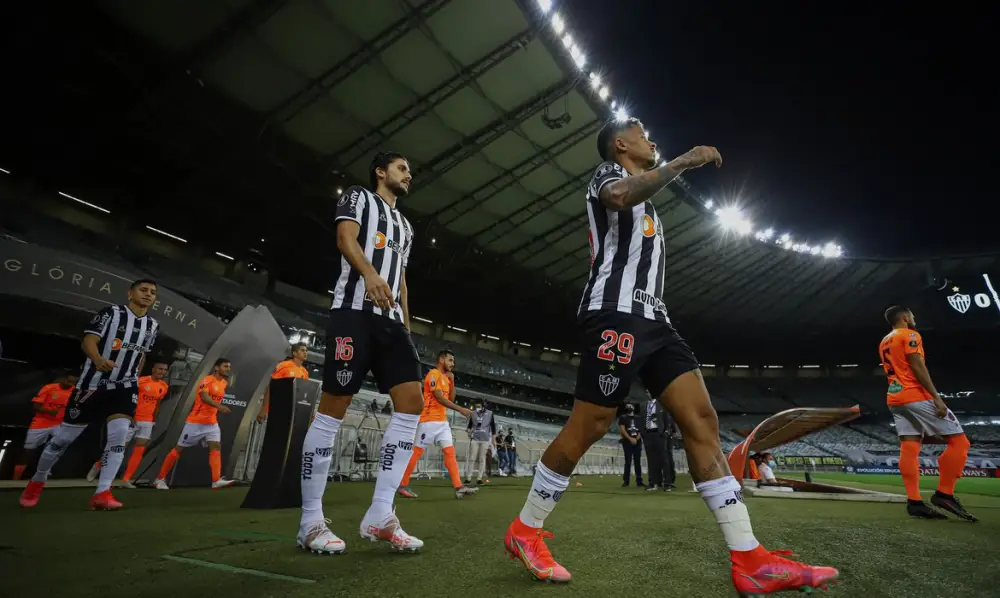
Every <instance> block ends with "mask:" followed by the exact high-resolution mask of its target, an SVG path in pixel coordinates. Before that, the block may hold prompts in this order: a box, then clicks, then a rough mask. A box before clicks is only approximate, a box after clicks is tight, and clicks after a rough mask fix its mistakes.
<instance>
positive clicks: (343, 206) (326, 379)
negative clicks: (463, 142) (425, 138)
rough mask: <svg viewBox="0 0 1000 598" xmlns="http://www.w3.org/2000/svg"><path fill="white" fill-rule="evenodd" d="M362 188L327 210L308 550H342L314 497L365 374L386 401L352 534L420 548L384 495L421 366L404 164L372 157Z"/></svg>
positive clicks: (414, 418) (406, 453)
mask: <svg viewBox="0 0 1000 598" xmlns="http://www.w3.org/2000/svg"><path fill="white" fill-rule="evenodd" d="M368 178H369V183H370V190H369V189H364V188H362V187H358V186H355V187H351V188H349V189H347V191H345V192H344V193H343V195H341V197H340V200H339V201H338V203H337V210H336V223H337V224H336V226H337V238H336V251H337V254H338V256H339V258H340V259H339V260H338V261H337V262H336V263H337V267H336V268H335V269H334V272H333V277H334V279H335V280H336V283H335V284H334V286H333V303H332V305H331V306H330V321H329V324H328V328H327V349H326V363H325V365H324V374H323V396H322V398H321V399H320V403H319V409H318V411H317V413H316V418H315V419H314V420H313V422H312V424H311V425H310V426H309V431H308V432H307V433H306V439H305V442H304V443H303V446H302V519H301V521H300V523H299V533H298V536H297V542H298V545H299V546H300V547H302V548H303V549H305V550H309V551H311V552H314V553H317V554H335V553H341V552H344V550H345V549H346V544H345V543H344V541H343V540H341V539H340V538H338V537H337V536H336V535H335V534H334V533H333V532H331V531H330V529H329V528H328V527H327V521H328V520H326V519H325V518H324V517H323V491H324V490H325V489H326V477H327V474H328V473H329V471H330V461H331V460H332V458H333V451H332V447H333V443H334V439H335V438H336V435H337V431H338V430H339V429H340V425H341V424H342V423H343V420H344V415H345V414H346V413H347V407H348V406H349V405H350V404H351V399H353V398H354V395H355V394H357V392H358V390H360V389H361V383H362V382H363V381H364V378H365V376H366V375H367V374H368V372H369V371H371V372H372V373H373V374H374V375H375V381H376V382H377V383H378V386H379V390H380V391H381V392H382V393H388V394H389V397H390V398H391V399H392V403H393V407H394V409H393V413H392V417H391V418H390V419H389V423H388V425H387V426H386V429H385V434H384V435H383V437H382V448H381V450H380V451H379V455H380V460H379V464H378V468H379V472H378V478H377V479H376V482H375V494H374V496H373V497H372V504H371V507H370V508H369V509H368V512H367V513H365V515H364V517H363V518H362V520H361V527H360V532H361V537H362V538H363V539H366V540H371V541H373V542H374V541H378V540H383V541H386V542H388V543H389V544H390V545H391V546H392V548H393V549H394V550H398V551H416V550H418V549H420V548H421V547H422V546H423V545H424V543H423V542H422V541H421V540H420V539H418V538H415V537H414V536H411V535H409V534H408V533H406V532H405V531H403V528H402V526H401V525H400V523H399V519H398V518H397V517H396V515H395V513H394V510H393V499H394V497H395V494H396V489H397V488H399V483H400V480H401V479H402V478H403V471H404V470H405V469H406V466H407V464H408V463H409V461H410V455H412V454H413V438H414V434H416V431H417V422H418V421H419V419H420V412H421V410H422V409H423V407H424V401H423V397H421V394H420V380H421V378H422V376H421V367H420V358H419V357H418V355H417V349H416V347H415V346H414V345H413V340H412V339H411V338H410V331H409V326H410V312H409V307H408V305H407V297H406V295H407V290H406V264H407V261H408V260H409V257H410V250H411V249H412V247H413V227H411V226H410V223H409V222H408V221H407V220H406V218H404V217H403V215H402V214H401V213H400V212H399V209H398V205H397V204H398V202H399V200H400V199H402V198H403V197H405V196H406V194H407V193H408V192H409V190H410V181H411V179H412V176H411V175H410V165H409V163H408V162H407V161H406V158H405V157H403V156H402V155H400V154H397V153H392V152H387V153H380V154H377V155H376V156H375V158H374V159H373V160H372V162H371V164H370V165H369V168H368Z"/></svg>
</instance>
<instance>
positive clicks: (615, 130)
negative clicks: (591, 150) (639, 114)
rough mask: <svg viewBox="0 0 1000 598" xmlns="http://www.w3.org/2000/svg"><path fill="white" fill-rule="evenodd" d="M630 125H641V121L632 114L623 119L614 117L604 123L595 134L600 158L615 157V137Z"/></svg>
mask: <svg viewBox="0 0 1000 598" xmlns="http://www.w3.org/2000/svg"><path fill="white" fill-rule="evenodd" d="M632 127H642V121H641V120H639V119H638V118H636V117H634V116H633V117H631V118H626V119H624V120H619V119H617V118H615V119H612V120H609V121H608V122H606V123H604V126H603V127H602V128H601V132H600V133H598V134H597V153H598V154H600V155H601V159H602V160H605V161H607V160H614V159H615V137H618V135H620V134H621V133H622V132H624V131H627V130H629V129H631V128H632Z"/></svg>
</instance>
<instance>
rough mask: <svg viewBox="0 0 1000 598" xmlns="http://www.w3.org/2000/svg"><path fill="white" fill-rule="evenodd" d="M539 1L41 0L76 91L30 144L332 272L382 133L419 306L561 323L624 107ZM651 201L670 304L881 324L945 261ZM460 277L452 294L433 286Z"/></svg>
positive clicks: (223, 247)
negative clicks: (398, 161)
mask: <svg viewBox="0 0 1000 598" xmlns="http://www.w3.org/2000/svg"><path fill="white" fill-rule="evenodd" d="M539 4H545V3H536V2H534V1H533V0H366V1H365V2H341V1H336V0H314V1H287V0H286V1H283V0H225V1H217V2H211V3H207V2H193V1H189V2H172V1H157V2H129V1H127V0H106V1H104V2H102V3H101V6H102V8H103V10H104V14H103V15H102V14H96V15H95V14H91V11H90V10H88V9H87V8H84V7H82V6H77V7H75V8H74V9H73V10H75V11H77V13H76V15H77V17H78V19H74V18H73V17H72V16H69V15H67V18H66V19H65V23H59V24H54V23H49V22H48V21H45V20H44V19H45V18H44V17H39V19H38V22H37V23H35V24H34V27H27V28H26V29H25V32H23V33H21V32H19V35H22V36H28V35H38V34H39V29H40V28H41V27H43V26H44V27H47V28H49V30H46V35H51V36H60V37H61V38H62V39H63V40H64V42H63V44H61V46H60V47H58V48H54V49H52V51H53V53H54V54H55V55H56V57H54V58H53V60H52V64H51V65H50V66H51V67H52V68H53V73H52V74H51V77H50V82H49V83H47V84H46V85H48V86H49V87H43V88H44V89H45V90H47V91H46V93H47V94H48V97H45V98H42V91H37V94H38V95H37V96H35V97H36V98H38V99H37V101H39V102H41V101H47V102H50V103H51V102H52V96H55V97H56V98H61V99H58V100H57V101H56V104H57V105H58V106H59V112H60V114H56V115H53V117H52V119H51V122H48V123H47V124H46V125H45V126H46V127H48V129H46V131H48V132H50V133H52V134H55V135H59V137H60V140H61V145H62V148H63V149H62V152H61V153H60V152H58V151H57V152H52V149H51V138H49V139H50V141H49V143H46V142H45V141H44V140H45V139H46V136H45V135H37V136H33V137H32V138H30V139H26V140H25V141H24V149H25V151H29V150H30V148H29V146H31V145H32V144H34V147H35V149H36V150H37V153H38V155H39V156H42V155H44V156H47V157H48V159H49V160H50V163H51V165H52V169H53V175H52V176H53V179H54V180H61V181H64V183H62V184H67V185H70V186H71V187H72V186H74V185H75V187H74V191H75V190H76V189H86V190H87V192H88V193H90V195H88V196H87V197H86V199H90V200H92V201H94V202H95V203H100V204H101V205H103V206H106V207H109V208H111V209H112V211H113V212H115V213H117V214H127V218H128V219H129V220H130V221H132V222H145V221H148V219H149V218H155V222H156V223H157V224H156V226H157V227H158V228H160V229H162V230H164V231H169V232H171V233H173V234H175V235H178V236H181V237H184V238H187V239H197V240H198V243H199V244H200V246H201V248H202V251H203V252H204V253H205V254H206V255H211V254H212V252H220V253H221V254H226V255H231V256H232V255H235V256H237V258H239V257H240V256H243V255H246V252H247V251H248V250H249V249H250V248H253V249H254V251H255V253H254V255H255V256H257V257H255V258H254V259H260V260H261V261H263V262H264V263H265V265H266V267H267V268H268V269H269V270H270V271H272V272H274V273H276V274H277V276H278V277H279V278H281V279H284V280H286V281H288V282H292V283H293V284H299V285H301V286H311V287H312V289H313V290H316V291H319V292H322V290H323V287H324V286H325V284H326V283H327V282H328V281H326V280H325V275H324V268H325V267H328V266H326V264H328V263H329V259H330V244H331V237H332V218H330V215H331V213H332V207H333V205H334V204H335V197H336V194H337V193H338V190H342V189H344V188H346V187H347V186H348V185H350V184H354V183H363V182H365V181H366V179H367V167H368V164H369V161H370V159H371V156H372V154H373V153H374V152H375V151H377V150H381V149H393V150H395V151H399V152H402V153H404V154H405V155H407V156H408V158H409V159H410V161H411V165H412V166H413V167H414V171H415V176H414V182H413V187H412V192H411V195H410V196H409V197H407V198H405V199H404V200H403V203H402V204H401V205H402V207H403V210H404V212H405V213H406V214H407V216H408V217H409V218H410V219H411V221H412V222H413V223H414V228H415V230H416V234H417V236H418V238H417V246H416V248H415V250H414V257H413V258H412V259H411V272H410V280H411V288H412V289H413V291H412V293H411V297H412V305H411V309H412V311H413V312H414V313H416V314H418V315H424V316H426V317H430V318H434V319H441V320H442V321H447V322H449V323H453V324H455V325H458V326H463V327H466V328H470V329H478V330H479V331H481V332H484V333H493V334H505V335H507V336H508V337H509V336H511V335H517V336H518V338H519V340H525V341H544V340H552V338H551V336H552V334H551V328H552V327H554V326H559V325H563V324H568V323H569V322H571V320H572V318H573V311H574V310H575V306H576V303H577V302H578V300H579V292H580V289H581V287H582V285H583V283H584V281H585V279H586V275H587V272H588V267H589V261H590V260H589V245H588V238H587V223H586V213H585V210H584V204H583V201H584V200H583V194H584V189H585V185H586V183H587V180H588V178H589V177H590V176H591V174H592V172H593V169H594V168H595V166H596V165H597V162H598V161H599V158H598V155H597V151H596V141H595V138H596V133H597V131H598V129H599V128H600V126H601V125H602V124H603V122H605V121H606V120H607V119H608V118H609V117H611V116H612V114H613V111H612V106H611V104H610V100H609V99H608V98H606V97H604V98H602V97H601V96H602V95H603V94H602V92H601V90H600V89H599V87H598V86H597V85H594V84H593V81H592V79H591V77H590V76H589V72H588V71H587V69H586V68H581V67H580V66H579V65H580V63H581V62H582V61H583V60H582V57H581V56H580V50H579V49H576V50H575V52H570V51H567V47H566V46H565V45H564V43H563V42H564V39H563V38H561V37H560V36H559V35H557V34H556V33H555V32H554V31H553V27H552V25H551V23H550V21H549V20H548V19H547V18H546V16H545V15H544V14H543V10H541V9H540V8H539ZM109 15H110V17H111V18H110V19H109V18H108V16H109ZM566 18H567V20H570V19H572V15H567V16H566ZM49 20H51V19H49ZM43 21H44V25H42V22H43ZM81 22H85V23H86V25H84V26H77V24H78V23H81ZM32 31H33V32H34V33H29V32H32ZM60 52H61V53H62V54H61V58H59V56H60V55H59V53H60ZM88 56H89V57H91V58H87V59H84V58H83V57H88ZM602 67H603V68H605V69H607V70H608V72H609V73H610V75H609V77H610V76H611V75H613V69H614V65H602ZM618 84H619V85H624V82H620V83H618ZM29 93H30V92H29ZM639 116H641V114H640V115H639ZM26 126H28V125H26ZM68 131H71V132H72V134H68V133H67V132H68ZM36 137H37V138H36ZM654 140H656V139H655V137H654ZM661 141H662V140H661ZM663 145H664V146H669V145H670V144H669V141H668V140H667V141H665V142H664V143H663ZM672 149H673V150H675V151H677V152H680V151H683V150H686V149H687V148H672ZM53 154H54V155H53ZM59 177H62V178H59ZM109 179H113V180H114V182H113V183H109V182H108V181H109ZM84 181H90V183H89V184H88V183H85V182H84ZM88 185H89V187H88ZM98 189H99V190H100V191H97V190H98ZM140 190H141V191H140ZM79 193H81V194H82V193H84V191H79ZM137 193H141V194H142V196H143V197H144V198H145V199H146V201H145V202H143V203H142V204H141V205H138V206H137V205H136V202H135V201H134V199H135V196H136V194H137ZM98 194H99V201H98V199H97V198H95V196H96V195H98ZM654 203H655V204H656V208H657V210H658V212H659V214H660V216H661V219H662V221H663V226H664V234H665V238H666V243H667V248H668V258H667V274H666V276H667V279H668V283H667V297H666V301H667V305H668V308H669V309H670V311H671V315H672V317H673V318H674V319H675V320H677V321H680V322H685V323H688V324H685V325H693V324H690V323H697V322H699V321H705V320H710V321H711V323H712V324H713V325H715V326H718V325H719V324H723V325H726V324H728V325H737V324H738V325H742V326H746V325H761V326H768V325H771V324H774V323H775V322H781V323H782V324H783V325H785V326H788V327H790V328H796V327H804V326H810V325H821V324H827V325H829V324H830V323H834V322H841V321H846V320H851V319H856V318H857V317H858V314H864V315H865V316H864V317H866V318H870V319H872V320H873V321H875V322H876V323H877V322H878V319H879V318H880V316H881V312H882V310H883V309H884V308H885V306H886V305H887V304H888V302H887V299H886V297H885V292H884V289H885V288H886V287H887V286H888V285H893V284H897V283H900V282H904V281H905V282H906V283H908V284H909V283H911V282H914V281H917V282H920V283H921V284H923V281H924V280H925V279H926V277H927V271H926V267H927V266H926V264H924V263H911V262H887V261H875V260H859V259H843V258H842V259H827V258H824V257H822V256H819V255H813V254H811V253H809V252H802V251H796V250H788V249H783V248H781V247H779V246H777V245H775V244H774V243H768V242H762V240H755V239H754V238H753V235H742V236H741V235H739V234H734V233H729V234H723V233H722V231H721V229H720V227H719V217H718V215H717V214H716V213H715V212H714V210H713V208H710V207H706V202H705V200H704V199H703V198H701V197H699V196H698V195H697V194H696V193H695V192H694V191H693V190H691V189H689V188H687V185H686V183H685V182H684V181H678V182H677V183H675V184H672V185H671V186H670V187H668V188H667V189H666V190H664V191H663V192H662V193H660V194H659V195H658V196H657V197H656V198H655V202H654ZM152 206H157V207H156V208H155V209H154V210H151V209H150V208H151V207H152ZM151 212H153V213H152V214H151ZM140 219H146V220H140ZM206 219H209V220H210V221H211V222H212V223H213V224H212V225H211V230H210V232H207V231H206V230H205V220H206ZM206 233H207V234H206ZM779 234H780V231H779ZM265 237H266V238H267V243H266V244H265V243H263V240H264V238H265ZM258 239H260V240H261V241H260V242H258ZM848 250H849V249H848ZM985 259H987V260H989V261H990V263H991V264H993V265H995V264H996V261H997V260H996V258H995V257H990V258H985ZM980 266H981V265H980V264H975V265H974V266H970V270H974V269H976V268H979V267H980ZM413 280H420V281H421V283H422V285H424V288H428V289H433V290H424V289H423V288H421V286H420V285H416V284H414V283H412V281H413ZM442 291H444V292H445V293H446V294H447V295H448V296H449V300H447V301H443V302H442V301H437V300H436V299H438V298H440V297H441V296H442ZM529 314H532V315H531V316H529ZM545 337H548V338H545Z"/></svg>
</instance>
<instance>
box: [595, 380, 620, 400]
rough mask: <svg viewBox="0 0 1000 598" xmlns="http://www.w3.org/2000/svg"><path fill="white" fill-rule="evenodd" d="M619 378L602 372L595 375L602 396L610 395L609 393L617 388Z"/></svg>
mask: <svg viewBox="0 0 1000 598" xmlns="http://www.w3.org/2000/svg"><path fill="white" fill-rule="evenodd" d="M620 382H621V380H620V379H619V378H618V376H613V375H611V374H602V375H601V376H598V377H597V384H598V385H599V386H600V387H601V392H602V393H604V396H606V397H610V396H611V393H613V392H615V391H616V390H618V384H619V383H620Z"/></svg>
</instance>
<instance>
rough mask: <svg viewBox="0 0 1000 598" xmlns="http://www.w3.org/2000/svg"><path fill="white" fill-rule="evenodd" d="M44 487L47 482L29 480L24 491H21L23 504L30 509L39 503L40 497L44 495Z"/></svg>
mask: <svg viewBox="0 0 1000 598" xmlns="http://www.w3.org/2000/svg"><path fill="white" fill-rule="evenodd" d="M43 488H45V482H28V485H27V486H25V488H24V492H22V493H21V506H22V507H24V508H25V509H30V508H31V507H33V506H35V505H37V504H38V499H39V497H41V496H42V489H43Z"/></svg>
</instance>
